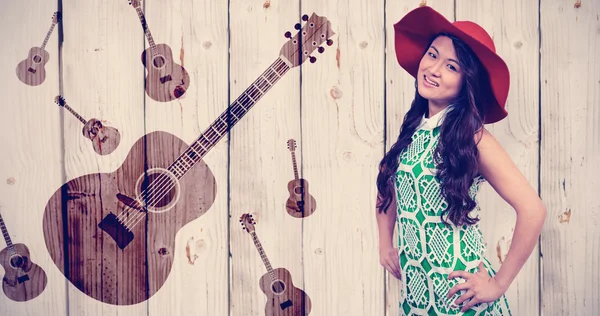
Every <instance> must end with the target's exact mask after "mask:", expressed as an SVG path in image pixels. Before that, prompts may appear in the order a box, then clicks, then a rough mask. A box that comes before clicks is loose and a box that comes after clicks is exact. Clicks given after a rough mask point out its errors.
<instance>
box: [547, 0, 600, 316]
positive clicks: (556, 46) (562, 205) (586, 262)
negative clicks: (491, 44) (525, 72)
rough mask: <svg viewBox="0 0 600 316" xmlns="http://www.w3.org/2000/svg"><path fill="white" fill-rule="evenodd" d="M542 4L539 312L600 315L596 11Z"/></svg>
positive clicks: (583, 5) (585, 5) (599, 37)
mask: <svg viewBox="0 0 600 316" xmlns="http://www.w3.org/2000/svg"><path fill="white" fill-rule="evenodd" d="M575 4H576V3H575V1H571V2H564V1H555V0H548V1H546V0H545V1H542V2H541V4H540V17H541V22H540V26H541V30H542V45H541V52H542V55H541V77H540V83H541V105H542V111H541V120H542V124H541V133H542V137H541V139H542V146H541V153H540V159H541V163H540V164H541V175H540V180H541V197H542V200H543V201H544V202H545V204H546V208H547V210H548V213H547V217H546V223H545V225H544V229H543V231H542V238H541V251H542V255H543V259H542V275H541V282H542V288H541V303H542V304H541V312H542V314H543V315H594V314H597V313H598V310H599V309H600V300H599V299H598V298H599V297H600V272H599V271H598V265H599V263H600V221H599V218H600V203H598V188H599V187H600V182H599V180H598V179H600V167H599V165H598V161H600V130H599V127H598V122H600V108H599V107H598V105H599V104H600V93H599V91H600V58H599V57H598V52H599V51H600V22H599V21H600V4H599V3H598V2H597V1H582V2H580V3H579V6H577V5H575Z"/></svg>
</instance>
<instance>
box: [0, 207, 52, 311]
mask: <svg viewBox="0 0 600 316" xmlns="http://www.w3.org/2000/svg"><path fill="white" fill-rule="evenodd" d="M0 229H2V235H4V240H5V241H6V248H4V249H2V251H0V264H1V265H2V267H3V268H4V273H5V275H4V277H3V278H2V290H3V291H4V294H6V296H7V297H8V298H10V299H11V300H13V301H17V302H24V301H29V300H31V299H34V298H36V297H37V296H38V295H40V294H41V293H42V292H43V291H44V289H45V288H46V283H47V281H48V279H47V277H46V272H44V270H42V268H40V267H39V266H38V265H37V264H35V263H33V262H32V261H31V260H30V259H29V258H30V257H29V248H27V246H25V245H24V244H13V243H12V241H11V239H10V236H9V235H8V230H7V229H6V226H5V225H4V220H3V219H2V215H1V214H0Z"/></svg>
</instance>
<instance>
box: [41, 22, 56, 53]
mask: <svg viewBox="0 0 600 316" xmlns="http://www.w3.org/2000/svg"><path fill="white" fill-rule="evenodd" d="M55 26H56V23H54V22H53V23H52V26H50V30H49V31H48V33H46V37H45V38H44V42H43V43H42V47H41V48H42V49H44V48H45V47H46V44H48V40H49V39H50V35H51V34H52V31H54V27H55Z"/></svg>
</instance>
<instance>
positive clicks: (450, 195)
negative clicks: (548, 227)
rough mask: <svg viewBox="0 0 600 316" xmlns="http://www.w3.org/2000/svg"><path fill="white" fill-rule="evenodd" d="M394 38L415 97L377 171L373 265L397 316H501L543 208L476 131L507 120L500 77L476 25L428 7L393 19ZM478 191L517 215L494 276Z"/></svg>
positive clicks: (490, 46) (488, 138)
mask: <svg viewBox="0 0 600 316" xmlns="http://www.w3.org/2000/svg"><path fill="white" fill-rule="evenodd" d="M422 21H428V23H425V24H423V23H422ZM423 25H425V26H424V27H423ZM395 38H396V52H397V54H396V57H397V59H398V62H399V64H400V66H402V67H403V68H404V69H405V70H406V71H408V72H409V73H410V74H411V75H412V76H413V77H415V79H416V82H415V87H416V92H415V99H414V101H413V103H412V105H411V108H410V109H409V111H408V112H407V113H406V116H405V118H404V122H403V123H402V127H401V129H400V135H399V136H398V140H397V141H396V143H395V144H394V145H393V146H392V147H391V149H390V151H389V152H388V153H387V154H386V155H385V156H384V157H383V159H382V160H381V163H380V170H379V175H378V177H377V187H378V197H377V201H378V203H377V212H376V217H377V222H378V228H379V251H380V262H381V264H382V265H383V266H384V268H386V270H388V271H389V272H390V273H392V274H393V275H394V276H396V277H397V278H398V279H401V280H402V286H401V296H400V302H399V306H400V314H402V315H425V314H427V315H431V314H435V315H510V314H511V312H510V309H509V307H508V302H507V300H506V298H505V296H504V293H505V292H506V290H507V289H508V287H509V285H510V283H511V282H512V280H513V279H514V278H515V276H516V275H517V273H518V272H519V270H520V269H521V267H522V266H523V264H524V263H525V261H526V260H527V258H528V257H529V255H530V254H531V252H532V250H533V247H534V246H535V243H536V240H537V238H538V236H539V233H540V231H541V227H542V223H543V221H544V218H545V209H544V206H543V205H542V203H541V201H540V199H539V197H538V196H537V193H536V192H535V191H534V190H533V188H532V187H531V186H530V185H529V183H528V182H527V181H526V179H525V178H524V176H523V175H522V174H521V173H520V172H519V170H518V169H517V168H516V167H515V165H514V164H513V162H512V160H511V159H510V158H509V157H508V156H507V155H506V153H505V151H504V150H503V149H502V147H501V146H500V145H499V144H498V142H497V141H496V140H495V139H494V137H493V136H492V135H491V134H490V133H489V132H488V131H487V130H485V128H484V126H483V125H484V124H486V123H488V124H489V123H494V122H497V121H499V120H501V119H503V118H504V117H506V115H507V112H506V110H505V109H504V104H505V102H506V98H507V94H508V86H509V72H508V68H507V66H506V64H505V63H504V61H503V60H502V59H501V58H500V57H499V56H498V55H497V54H496V53H495V47H494V43H493V41H492V39H491V37H490V36H489V35H488V34H487V33H486V32H485V30H483V29H482V28H481V27H480V26H479V25H477V24H475V23H473V22H468V21H460V22H455V23H450V22H449V21H448V20H446V19H445V18H444V17H443V16H442V15H440V14H439V13H437V12H435V11H434V10H433V9H431V8H429V7H421V8H418V9H415V10H413V11H411V12H409V13H408V14H407V15H406V16H405V17H404V18H403V19H402V20H400V21H399V22H398V23H397V24H396V25H395ZM400 52H401V53H400ZM489 73H494V76H492V77H490V76H489V75H488V74H489ZM484 182H489V183H490V185H491V186H492V187H493V188H494V189H495V190H496V192H497V193H498V194H499V195H500V196H501V197H502V198H504V199H505V200H506V201H507V202H508V203H509V204H510V205H511V206H513V207H514V209H515V211H516V212H517V224H516V228H515V233H514V236H513V240H519V242H518V243H512V246H511V249H510V250H509V253H508V255H507V257H506V260H505V261H504V263H503V265H502V267H501V269H500V270H499V271H498V272H497V273H496V271H494V270H493V269H492V266H491V264H490V262H489V261H488V260H487V258H485V255H484V254H485V246H484V245H485V241H484V240H483V235H482V233H481V230H480V228H479V225H478V222H479V207H478V205H477V202H476V200H475V199H476V196H477V193H478V191H479V188H480V186H481V184H482V183H484ZM395 224H396V225H397V227H398V248H397V249H396V248H395V247H394V246H393V243H392V236H393V233H394V226H395Z"/></svg>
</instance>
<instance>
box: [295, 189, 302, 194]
mask: <svg viewBox="0 0 600 316" xmlns="http://www.w3.org/2000/svg"><path fill="white" fill-rule="evenodd" d="M294 193H296V194H304V188H303V187H296V188H294Z"/></svg>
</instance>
